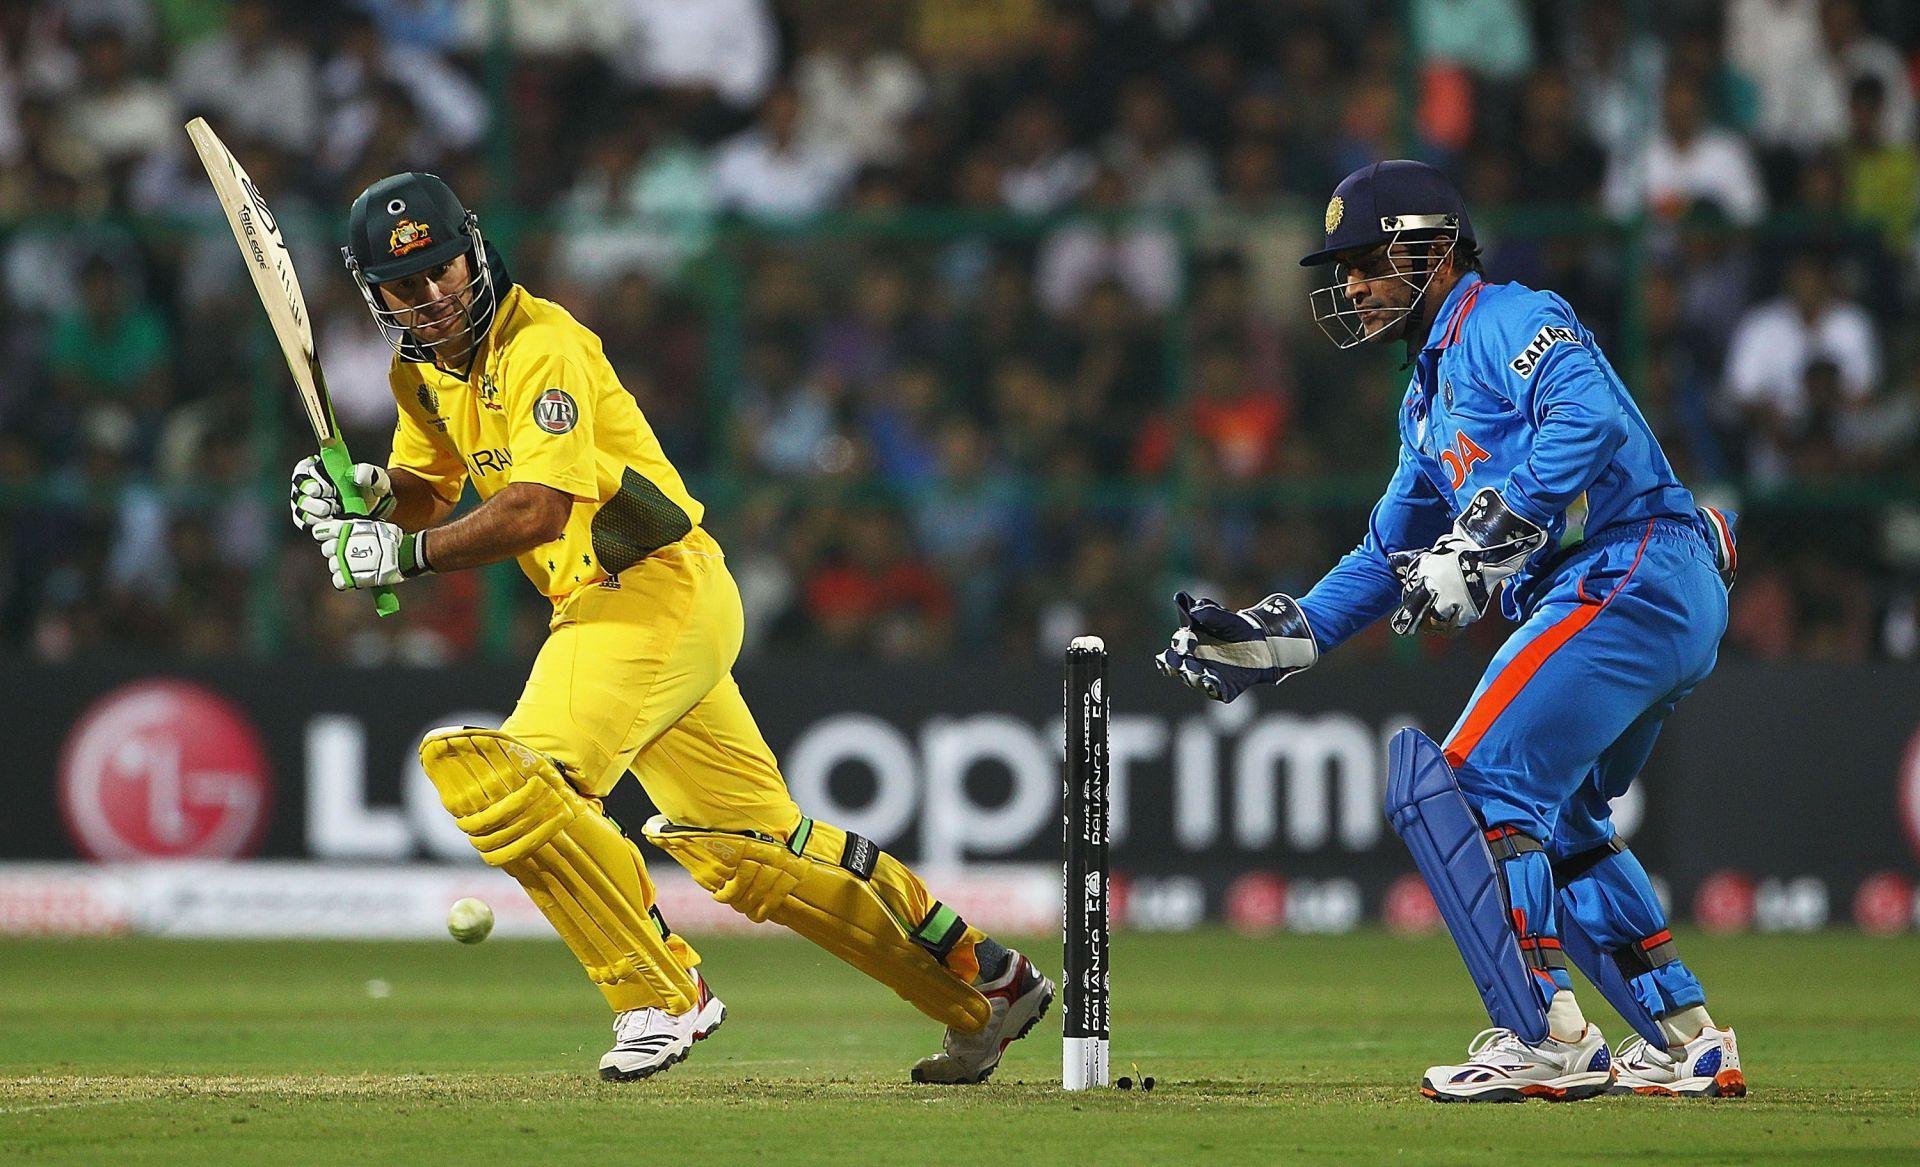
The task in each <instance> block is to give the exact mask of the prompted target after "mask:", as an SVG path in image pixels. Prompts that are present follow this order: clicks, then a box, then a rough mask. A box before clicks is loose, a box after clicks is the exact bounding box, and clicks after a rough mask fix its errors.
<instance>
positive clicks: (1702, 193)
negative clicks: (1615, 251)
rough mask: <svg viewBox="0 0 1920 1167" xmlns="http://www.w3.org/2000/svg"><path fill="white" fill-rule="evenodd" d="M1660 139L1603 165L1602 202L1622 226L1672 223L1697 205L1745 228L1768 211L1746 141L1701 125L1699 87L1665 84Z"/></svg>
mask: <svg viewBox="0 0 1920 1167" xmlns="http://www.w3.org/2000/svg"><path fill="white" fill-rule="evenodd" d="M1664 95H1665V96H1664V100H1663V103H1662V110H1663V117H1662V119H1661V126H1660V131H1659V132H1658V133H1657V134H1655V135H1654V136H1653V138H1652V139H1651V140H1650V141H1649V142H1647V143H1646V145H1645V147H1644V148H1636V147H1623V148H1621V149H1618V150H1616V151H1615V153H1614V155H1613V157H1612V159H1611V160H1610V161H1609V163H1608V170H1607V184H1606V193H1605V196H1604V198H1605V202H1606V206H1607V210H1608V211H1609V212H1610V213H1612V214H1613V215H1615V216H1617V217H1620V218H1623V219H1624V218H1629V217H1632V216H1634V215H1637V214H1640V213H1641V212H1642V211H1651V212H1652V213H1654V214H1655V215H1657V216H1660V217H1663V218H1669V219H1671V218H1674V217H1676V216H1678V215H1680V214H1681V213H1682V212H1684V211H1686V210H1687V209H1688V208H1690V207H1691V206H1693V205H1694V204H1695V203H1699V202H1707V203H1712V204H1713V205H1715V206H1717V207H1718V208H1719V209H1720V210H1721V211H1723V212H1724V213H1725V214H1726V216H1727V218H1729V219H1731V220H1732V221H1733V222H1735V223H1738V224H1741V225H1743V226H1744V225H1748V224H1751V223H1753V222H1755V221H1756V220H1758V219H1759V218H1760V216H1761V215H1762V214H1763V213H1765V211H1766V192H1765V191H1764V190H1763V189H1762V187H1761V183H1760V175H1759V172H1758V170H1757V169H1756V167H1755V165H1754V160H1753V154H1752V152H1751V151H1750V150H1749V149H1748V147H1747V144H1746V142H1745V141H1743V140H1742V139H1740V138H1739V137H1737V136H1736V135H1734V134H1732V133H1729V132H1728V131H1726V130H1721V129H1717V128H1715V127H1713V126H1710V125H1708V124H1707V122H1706V110H1705V109H1704V108H1703V104H1702V99H1701V93H1700V87H1699V85H1698V83H1697V82H1695V81H1694V80H1693V79H1691V78H1688V77H1676V78H1673V79H1672V80H1670V81H1668V82H1667V84H1666V87H1665V90H1664Z"/></svg>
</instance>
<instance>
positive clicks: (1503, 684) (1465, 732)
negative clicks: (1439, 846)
mask: <svg viewBox="0 0 1920 1167" xmlns="http://www.w3.org/2000/svg"><path fill="white" fill-rule="evenodd" d="M1652 536H1653V523H1652V522H1648V523H1647V529H1646V532H1645V533H1644V534H1642V535H1641V536H1640V546H1639V548H1638V549H1637V550H1635V551H1634V553H1633V563H1632V565H1630V566H1629V567H1628V568H1627V574H1626V575H1624V576H1622V577H1621V579H1620V582H1619V583H1617V584H1615V585H1614V587H1613V590H1612V591H1610V592H1608V593H1607V598H1606V599H1604V600H1602V601H1601V602H1600V603H1598V604H1583V605H1581V606H1580V607H1578V608H1576V609H1574V610H1573V611H1572V612H1569V613H1568V614H1567V615H1566V617H1565V618H1564V619H1562V620H1561V621H1560V622H1559V623H1557V624H1554V625H1552V626H1551V627H1549V628H1548V629H1547V630H1546V631H1545V632H1542V633H1541V634H1540V635H1538V636H1536V637H1534V638H1533V641H1532V643H1530V644H1528V645H1527V647H1525V648H1523V649H1521V650H1520V652H1519V654H1518V655H1516V656H1515V657H1514V658H1513V659H1512V660H1510V661H1508V662H1507V667H1506V668H1504V669H1501V670H1500V675H1499V676H1497V677H1495V678H1494V679H1493V684H1491V685H1488V686H1487V691H1486V692H1485V693H1482V694H1481V695H1480V700H1479V701H1478V702H1477V703H1475V705H1474V707H1473V712H1472V713H1470V714H1468V715H1467V720H1466V722H1465V724H1463V725H1461V727H1460V732H1459V733H1457V734H1454V735H1453V739H1452V740H1451V741H1449V742H1447V746H1446V750H1445V753H1446V758H1447V764H1448V765H1450V766H1452V767H1453V768H1454V769H1456V770H1457V769H1459V768H1460V766H1461V764H1462V763H1464V762H1465V761H1466V760H1467V756H1468V755H1470V754H1472V753H1473V747H1475V746H1477V745H1479V744H1480V739H1481V738H1483V737H1485V736H1486V734H1487V731H1488V730H1489V729H1492V728H1493V723H1494V722H1495V721H1497V720H1499V718H1500V715H1501V714H1502V713H1505V712H1506V710H1507V706H1509V705H1511V704H1513V699H1514V698H1515V697H1518V696H1519V695H1520V690H1522V689H1524V688H1526V686H1527V682H1528V681H1531V680H1533V675H1534V674H1535V673H1537V672H1539V671H1540V669H1541V666H1543V665H1545V664H1546V663H1547V658H1549V657H1551V656H1552V655H1553V654H1554V653H1556V652H1558V651H1560V646H1561V645H1563V644H1565V643H1566V642H1567V641H1569V640H1572V639H1573V634H1574V633H1576V632H1578V631H1580V630H1581V629H1582V628H1585V627H1586V626H1587V625H1589V624H1591V623H1593V618H1594V617H1595V616H1598V615H1599V614H1600V613H1601V612H1603V611H1605V610H1606V608H1607V605H1608V604H1611V603H1613V597H1614V596H1616V595H1618V594H1620V589H1621V588H1624V587H1626V586H1627V581H1628V580H1631V579H1632V578H1633V575H1634V572H1636V571H1639V570H1640V557H1641V556H1643V555H1645V554H1646V553H1647V540H1648V539H1649V538H1651V537H1652ZM1585 582H1586V581H1585V580H1584V579H1583V580H1582V581H1581V585H1582V587H1584V586H1585Z"/></svg>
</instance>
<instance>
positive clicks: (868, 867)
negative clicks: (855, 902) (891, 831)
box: [840, 831, 880, 879]
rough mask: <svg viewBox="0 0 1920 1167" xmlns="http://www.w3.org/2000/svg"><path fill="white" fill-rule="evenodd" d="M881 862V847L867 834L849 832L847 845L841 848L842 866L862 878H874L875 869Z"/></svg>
mask: <svg viewBox="0 0 1920 1167" xmlns="http://www.w3.org/2000/svg"><path fill="white" fill-rule="evenodd" d="M879 863H880V848H879V847H877V846H875V845H874V842H873V840H872V839H869V838H867V837H866V836H865V835H856V834H854V833H853V832H852V831H848V832H847V845H846V846H844V847H842V848H840V866H842V867H844V868H846V869H847V870H848V871H851V872H853V873H854V874H855V875H857V876H859V877H860V878H861V879H872V878H873V869H874V868H875V867H876V866H878V865H879Z"/></svg>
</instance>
